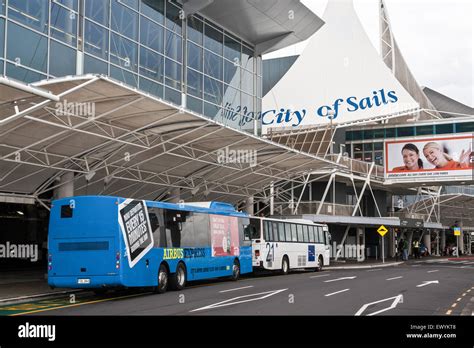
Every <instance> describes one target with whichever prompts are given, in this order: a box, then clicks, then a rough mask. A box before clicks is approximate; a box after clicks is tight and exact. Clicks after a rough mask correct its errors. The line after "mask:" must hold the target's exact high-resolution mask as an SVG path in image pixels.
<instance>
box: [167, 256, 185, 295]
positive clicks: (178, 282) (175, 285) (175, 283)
mask: <svg viewBox="0 0 474 348" xmlns="http://www.w3.org/2000/svg"><path fill="white" fill-rule="evenodd" d="M185 286H186V267H185V266H184V264H183V263H182V262H180V263H178V266H177V267H176V272H175V273H173V274H172V275H171V277H170V288H171V289H173V290H182V289H183V288H184V287H185Z"/></svg>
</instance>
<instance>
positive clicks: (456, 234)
mask: <svg viewBox="0 0 474 348" xmlns="http://www.w3.org/2000/svg"><path fill="white" fill-rule="evenodd" d="M454 235H455V236H460V235H461V227H454Z"/></svg>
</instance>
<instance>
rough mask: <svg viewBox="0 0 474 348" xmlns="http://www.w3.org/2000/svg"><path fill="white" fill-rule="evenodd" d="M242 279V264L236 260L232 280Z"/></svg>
mask: <svg viewBox="0 0 474 348" xmlns="http://www.w3.org/2000/svg"><path fill="white" fill-rule="evenodd" d="M239 278H240V263H239V260H237V259H235V260H234V264H233V265H232V275H231V276H230V279H231V280H233V281H236V280H239Z"/></svg>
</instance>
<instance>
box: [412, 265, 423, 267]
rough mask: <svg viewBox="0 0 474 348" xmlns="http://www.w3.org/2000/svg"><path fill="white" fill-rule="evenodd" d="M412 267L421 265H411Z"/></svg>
mask: <svg viewBox="0 0 474 348" xmlns="http://www.w3.org/2000/svg"><path fill="white" fill-rule="evenodd" d="M411 266H412V267H420V266H421V265H411Z"/></svg>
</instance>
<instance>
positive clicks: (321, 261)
mask: <svg viewBox="0 0 474 348" xmlns="http://www.w3.org/2000/svg"><path fill="white" fill-rule="evenodd" d="M314 270H315V271H316V272H321V271H322V270H323V258H322V257H321V256H319V257H318V265H317V266H316V268H315V269H314Z"/></svg>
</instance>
